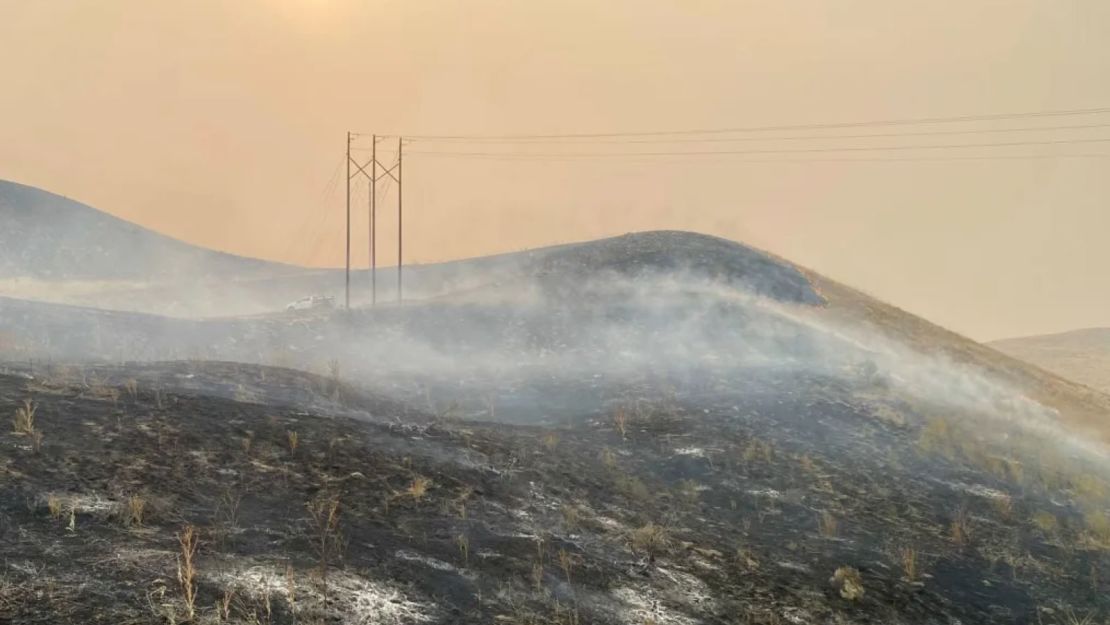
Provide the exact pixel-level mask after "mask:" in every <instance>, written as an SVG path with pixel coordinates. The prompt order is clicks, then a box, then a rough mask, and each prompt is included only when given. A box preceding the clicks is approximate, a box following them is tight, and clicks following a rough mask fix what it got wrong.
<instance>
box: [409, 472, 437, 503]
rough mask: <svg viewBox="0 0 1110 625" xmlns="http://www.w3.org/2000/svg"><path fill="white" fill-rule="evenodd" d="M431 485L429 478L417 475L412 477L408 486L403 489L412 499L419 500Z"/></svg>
mask: <svg viewBox="0 0 1110 625" xmlns="http://www.w3.org/2000/svg"><path fill="white" fill-rule="evenodd" d="M431 485H432V481H431V480H429V479H428V478H426V477H421V476H419V475H418V476H416V477H414V478H412V483H411V484H409V488H408V490H407V491H405V494H406V495H408V496H409V497H412V498H413V499H414V500H416V501H419V500H421V499H423V498H424V495H426V494H427V493H428V487H429V486H431Z"/></svg>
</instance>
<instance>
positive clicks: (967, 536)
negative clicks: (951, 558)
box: [948, 506, 971, 546]
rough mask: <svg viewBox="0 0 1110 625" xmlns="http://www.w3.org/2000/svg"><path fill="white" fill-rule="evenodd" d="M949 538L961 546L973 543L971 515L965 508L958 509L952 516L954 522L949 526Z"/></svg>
mask: <svg viewBox="0 0 1110 625" xmlns="http://www.w3.org/2000/svg"><path fill="white" fill-rule="evenodd" d="M948 537H949V538H951V539H952V542H954V543H956V544H957V545H960V546H965V545H967V544H968V543H970V542H971V515H970V514H969V513H968V511H967V508H966V507H965V506H960V507H959V508H957V509H956V512H955V514H953V515H952V521H951V523H949V525H948Z"/></svg>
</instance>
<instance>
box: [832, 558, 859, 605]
mask: <svg viewBox="0 0 1110 625" xmlns="http://www.w3.org/2000/svg"><path fill="white" fill-rule="evenodd" d="M829 584H831V585H832V587H833V588H835V589H837V590H839V591H840V596H841V597H842V598H844V599H847V600H848V601H857V600H859V599H862V598H863V594H864V590H863V577H862V576H861V575H860V574H859V571H858V570H856V569H855V568H854V567H851V566H842V567H840V568H838V569H836V572H835V573H833V576H832V578H830V579H829Z"/></svg>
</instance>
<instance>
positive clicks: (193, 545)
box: [177, 524, 200, 621]
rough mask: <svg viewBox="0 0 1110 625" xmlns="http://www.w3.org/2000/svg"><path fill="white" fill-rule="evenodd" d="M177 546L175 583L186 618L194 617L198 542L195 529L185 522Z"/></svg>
mask: <svg viewBox="0 0 1110 625" xmlns="http://www.w3.org/2000/svg"><path fill="white" fill-rule="evenodd" d="M177 542H178V546H179V550H178V554H177V583H178V585H179V586H180V587H181V597H182V600H183V602H184V603H185V613H186V615H187V616H188V620H190V621H191V620H193V619H194V618H196V604H197V581H196V580H197V569H196V562H195V560H194V558H195V557H196V554H197V546H198V545H199V543H200V540H199V537H198V535H197V530H196V528H195V527H193V526H192V525H188V524H186V525H185V527H183V528H182V529H181V532H180V533H178V535H177Z"/></svg>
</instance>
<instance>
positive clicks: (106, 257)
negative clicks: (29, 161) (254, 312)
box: [0, 180, 295, 283]
mask: <svg viewBox="0 0 1110 625" xmlns="http://www.w3.org/2000/svg"><path fill="white" fill-rule="evenodd" d="M0 223H2V224H3V225H4V227H3V228H2V229H0V280H2V279H5V278H33V279H38V280H52V281H56V280H92V281H104V282H110V281H129V282H140V283H142V282H151V281H163V280H166V279H169V278H174V279H182V278H193V279H202V278H205V277H216V276H223V277H226V276H229V275H231V276H238V277H257V276H263V275H274V274H279V273H283V272H289V271H290V270H295V268H292V267H288V266H285V265H280V264H277V263H270V262H266V261H260V260H256V259H251V258H244V257H241V256H234V255H232V254H225V253H221V252H214V251H212V250H207V249H204V248H200V247H196V246H193V245H189V244H187V243H184V242H181V241H178V240H176V239H173V238H170V237H167V236H164V235H161V234H157V233H155V232H151V231H150V230H147V229H144V228H141V227H139V226H137V225H135V224H132V223H130V222H127V221H124V220H122V219H118V218H116V217H113V216H111V215H108V214H107V213H103V212H101V211H98V210H96V209H95V208H92V207H91V206H88V205H85V204H82V203H80V202H76V201H74V200H70V199H68V198H64V197H62V196H59V195H55V194H53V193H49V192H47V191H43V190H41V189H36V188H34V187H29V186H26V185H22V184H18V183H15V182H9V181H4V180H0Z"/></svg>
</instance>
